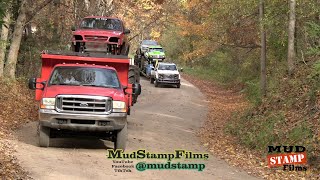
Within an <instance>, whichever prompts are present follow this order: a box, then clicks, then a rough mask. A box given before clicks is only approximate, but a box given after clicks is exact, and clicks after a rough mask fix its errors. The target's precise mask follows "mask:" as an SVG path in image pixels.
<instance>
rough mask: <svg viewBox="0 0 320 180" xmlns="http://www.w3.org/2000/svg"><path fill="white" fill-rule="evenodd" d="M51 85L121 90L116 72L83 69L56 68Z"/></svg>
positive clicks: (100, 69)
mask: <svg viewBox="0 0 320 180" xmlns="http://www.w3.org/2000/svg"><path fill="white" fill-rule="evenodd" d="M49 85H69V86H94V87H106V88H120V83H119V79H118V76H117V74H116V72H115V71H114V70H110V69H102V68H83V67H57V68H55V70H54V72H53V73H52V75H51V78H50V81H49Z"/></svg>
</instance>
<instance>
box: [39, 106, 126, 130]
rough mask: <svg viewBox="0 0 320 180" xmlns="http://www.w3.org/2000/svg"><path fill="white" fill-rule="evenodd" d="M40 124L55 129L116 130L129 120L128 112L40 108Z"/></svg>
mask: <svg viewBox="0 0 320 180" xmlns="http://www.w3.org/2000/svg"><path fill="white" fill-rule="evenodd" d="M39 120H40V125H42V126H45V127H49V128H53V129H66V130H72V131H114V130H121V129H122V128H123V127H124V126H125V123H126V122H127V113H111V114H108V115H100V114H72V113H60V112H57V111H55V110H47V109H40V110H39Z"/></svg>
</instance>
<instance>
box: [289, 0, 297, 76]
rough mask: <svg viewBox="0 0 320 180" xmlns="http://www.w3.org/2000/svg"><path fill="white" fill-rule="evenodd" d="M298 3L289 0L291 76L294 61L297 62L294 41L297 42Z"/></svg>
mask: <svg viewBox="0 0 320 180" xmlns="http://www.w3.org/2000/svg"><path fill="white" fill-rule="evenodd" d="M295 8H296V1H295V0H289V28H288V57H287V61H288V72H289V75H292V74H293V72H294V61H295V50H294V41H295V37H294V34H295V23H296V12H295Z"/></svg>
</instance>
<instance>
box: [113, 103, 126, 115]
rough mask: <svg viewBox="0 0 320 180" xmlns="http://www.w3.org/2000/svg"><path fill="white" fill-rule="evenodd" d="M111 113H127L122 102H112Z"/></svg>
mask: <svg viewBox="0 0 320 180" xmlns="http://www.w3.org/2000/svg"><path fill="white" fill-rule="evenodd" d="M112 111H113V112H127V108H126V103H125V102H123V101H112Z"/></svg>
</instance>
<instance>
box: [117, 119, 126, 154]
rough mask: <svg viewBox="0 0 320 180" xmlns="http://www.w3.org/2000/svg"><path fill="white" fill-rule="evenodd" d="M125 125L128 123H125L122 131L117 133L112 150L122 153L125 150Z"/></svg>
mask: <svg viewBox="0 0 320 180" xmlns="http://www.w3.org/2000/svg"><path fill="white" fill-rule="evenodd" d="M127 124H128V123H127V122H126V124H125V125H124V127H123V129H121V130H120V131H118V132H117V137H116V140H115V142H114V149H122V150H123V151H124V150H125V149H126V145H127V139H128V132H127V131H128V130H127Z"/></svg>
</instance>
